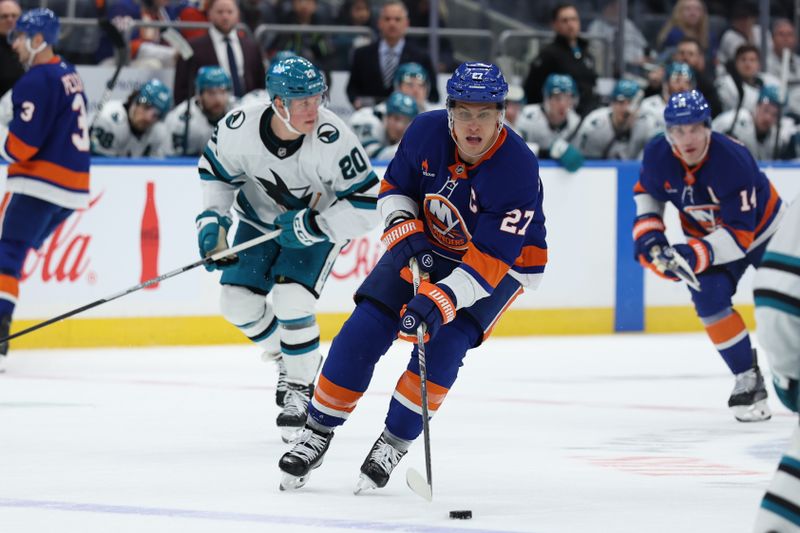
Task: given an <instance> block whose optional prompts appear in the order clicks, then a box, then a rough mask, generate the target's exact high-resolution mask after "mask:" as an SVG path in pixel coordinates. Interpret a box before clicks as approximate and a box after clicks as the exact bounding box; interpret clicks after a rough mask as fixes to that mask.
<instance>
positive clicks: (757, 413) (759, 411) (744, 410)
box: [731, 400, 772, 422]
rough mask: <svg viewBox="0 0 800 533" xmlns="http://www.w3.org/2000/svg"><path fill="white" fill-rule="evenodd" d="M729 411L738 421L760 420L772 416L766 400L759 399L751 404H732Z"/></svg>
mask: <svg viewBox="0 0 800 533" xmlns="http://www.w3.org/2000/svg"><path fill="white" fill-rule="evenodd" d="M731 411H733V416H734V418H736V420H738V421H739V422H762V421H766V420H769V419H770V418H772V412H771V411H770V410H769V405H767V400H759V401H757V402H756V403H754V404H752V405H734V406H733V407H731Z"/></svg>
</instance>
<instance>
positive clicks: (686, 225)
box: [679, 213, 706, 239]
mask: <svg viewBox="0 0 800 533" xmlns="http://www.w3.org/2000/svg"><path fill="white" fill-rule="evenodd" d="M679 215H680V219H681V229H683V232H684V233H685V234H686V235H690V236H692V237H695V238H697V239H702V238H703V237H705V236H706V234H705V233H703V232H702V231H700V230H698V229H697V228H695V227H694V226H692V224H691V223H690V222H689V218H688V217H687V216H686V215H684V214H683V213H680V214H679Z"/></svg>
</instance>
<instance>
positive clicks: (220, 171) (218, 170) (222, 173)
mask: <svg viewBox="0 0 800 533" xmlns="http://www.w3.org/2000/svg"><path fill="white" fill-rule="evenodd" d="M203 157H205V158H206V161H208V163H209V164H210V165H211V170H212V171H213V173H214V175H215V176H217V178H219V179H220V180H221V181H227V182H231V181H233V180H234V179H235V176H231V175H230V173H228V171H227V170H225V167H224V166H222V163H220V162H219V160H218V159H217V156H215V155H214V152H213V151H212V150H211V148H209V147H208V146H206V148H205V150H203Z"/></svg>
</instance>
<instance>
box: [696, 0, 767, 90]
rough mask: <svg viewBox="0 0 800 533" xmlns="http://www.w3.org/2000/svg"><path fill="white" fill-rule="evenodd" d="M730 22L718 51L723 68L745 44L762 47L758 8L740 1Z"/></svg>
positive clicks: (732, 13) (718, 60) (718, 59)
mask: <svg viewBox="0 0 800 533" xmlns="http://www.w3.org/2000/svg"><path fill="white" fill-rule="evenodd" d="M730 20H731V25H730V28H728V29H727V30H725V31H724V32H723V33H722V38H720V41H719V49H718V50H717V62H718V64H719V65H720V67H721V68H724V65H726V64H727V63H728V61H731V60H733V58H734V56H735V55H736V50H738V48H739V47H740V46H742V45H743V44H752V45H753V46H756V47H759V48H760V47H761V26H759V25H758V24H756V21H757V20H758V7H756V6H755V5H754V4H752V3H751V2H749V1H744V0H740V1H739V2H737V3H735V4H734V5H733V8H732V9H731V16H730ZM704 96H705V95H704Z"/></svg>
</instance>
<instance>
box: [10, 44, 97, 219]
mask: <svg viewBox="0 0 800 533" xmlns="http://www.w3.org/2000/svg"><path fill="white" fill-rule="evenodd" d="M12 102H13V106H14V115H13V118H12V119H11V123H10V124H9V127H8V129H9V131H8V137H7V138H6V140H5V143H4V144H3V147H2V148H3V149H2V152H4V153H3V154H2V155H3V156H4V157H5V158H6V159H8V160H9V162H10V163H11V164H10V165H9V167H8V191H10V192H16V193H22V194H27V195H29V196H34V197H37V198H40V199H42V200H45V201H48V202H51V203H53V204H56V205H60V206H63V207H67V208H70V209H80V208H86V207H87V206H88V204H89V157H90V156H89V132H88V129H89V124H88V118H87V114H86V95H85V94H84V92H83V82H82V81H81V78H80V76H79V75H78V73H77V72H76V71H75V67H73V66H72V65H70V64H69V63H67V62H65V61H63V60H62V59H61V58H59V57H58V56H56V57H54V58H53V59H52V60H51V61H50V62H49V63H45V64H41V65H35V66H33V67H31V69H30V70H29V71H28V72H26V73H25V75H23V76H22V78H20V79H19V80H18V81H17V83H16V84H15V85H14V88H13V92H12Z"/></svg>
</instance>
